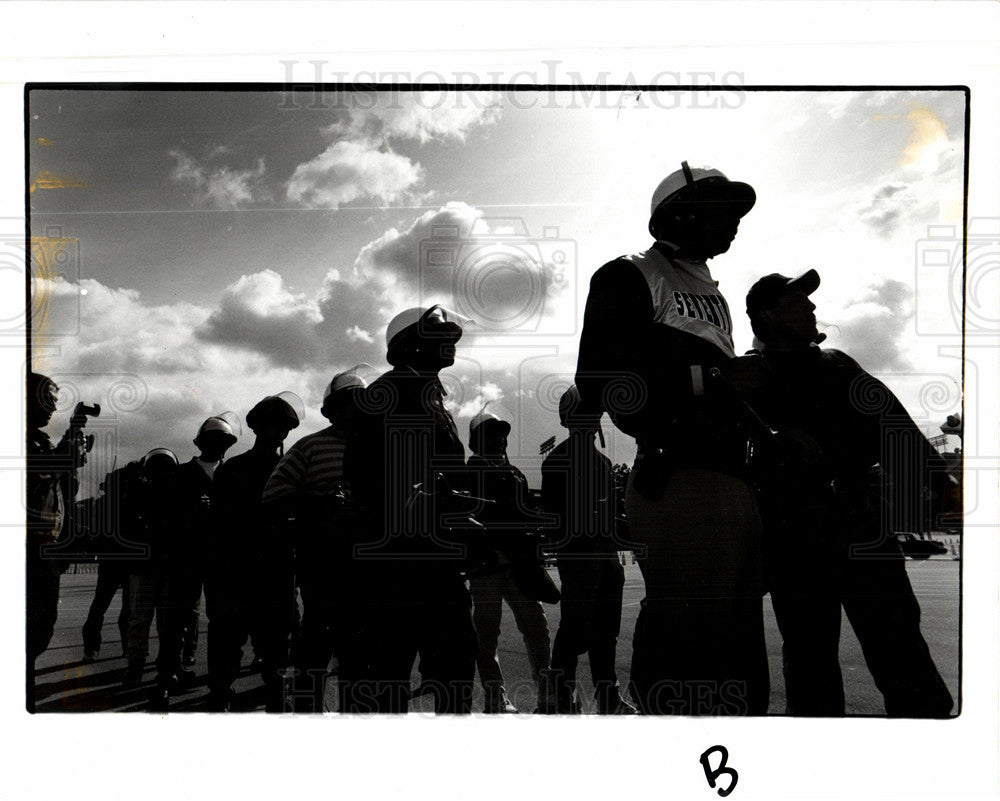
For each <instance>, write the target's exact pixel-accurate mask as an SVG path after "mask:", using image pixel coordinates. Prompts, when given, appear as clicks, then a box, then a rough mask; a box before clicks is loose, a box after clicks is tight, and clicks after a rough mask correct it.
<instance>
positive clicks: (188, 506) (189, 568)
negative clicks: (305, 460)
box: [153, 412, 239, 708]
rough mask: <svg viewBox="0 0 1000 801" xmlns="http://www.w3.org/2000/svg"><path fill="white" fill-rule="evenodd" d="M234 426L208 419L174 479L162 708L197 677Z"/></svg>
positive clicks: (158, 700) (158, 702)
mask: <svg viewBox="0 0 1000 801" xmlns="http://www.w3.org/2000/svg"><path fill="white" fill-rule="evenodd" d="M230 416H231V418H232V419H229V418H230ZM234 425H235V426H238V425H239V419H238V418H237V417H236V416H235V415H233V414H232V413H231V412H225V413H224V414H223V415H218V416H215V417H209V418H208V419H207V420H205V422H203V423H202V424H201V426H200V427H199V428H198V434H197V436H196V437H195V438H194V445H195V447H197V448H198V451H199V453H198V455H197V456H195V457H192V459H191V461H189V462H185V463H184V464H182V465H180V466H179V467H178V468H177V471H176V475H175V477H174V482H173V485H174V486H173V489H174V503H173V504H172V506H171V508H170V524H171V527H172V531H171V534H170V537H169V538H168V540H167V543H166V551H167V554H166V565H167V566H166V570H167V573H168V575H169V578H168V581H167V584H168V593H169V601H168V614H167V620H168V623H167V631H168V636H167V642H166V643H165V645H166V646H167V647H166V649H165V650H164V644H161V646H160V652H161V654H164V659H163V660H162V664H161V662H160V661H159V660H158V662H157V668H158V676H157V681H158V686H157V690H156V693H155V695H154V698H153V702H154V705H155V706H157V707H159V708H165V707H166V706H167V705H168V704H169V702H170V693H171V692H172V691H174V690H176V689H177V688H178V687H183V686H185V685H189V684H191V683H192V682H193V681H194V678H195V676H194V673H193V671H191V670H188V669H187V668H189V667H191V666H192V665H194V663H195V649H196V648H197V646H198V626H199V609H200V607H201V591H202V582H203V580H204V574H205V563H206V558H207V555H208V537H209V529H210V527H211V525H212V517H211V488H212V479H213V478H214V476H215V471H216V469H217V468H218V467H219V465H220V464H222V457H223V456H225V453H226V451H227V450H229V448H230V447H231V446H232V445H233V444H235V442H236V439H237V434H236V433H235V430H234Z"/></svg>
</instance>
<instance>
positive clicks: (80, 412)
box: [73, 401, 101, 417]
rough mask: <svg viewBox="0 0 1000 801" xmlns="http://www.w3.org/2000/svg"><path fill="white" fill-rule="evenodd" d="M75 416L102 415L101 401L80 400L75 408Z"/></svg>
mask: <svg viewBox="0 0 1000 801" xmlns="http://www.w3.org/2000/svg"><path fill="white" fill-rule="evenodd" d="M73 416H74V417H100V416H101V404H99V403H84V402H83V401H80V403H78V404H77V405H76V408H75V409H74V410H73Z"/></svg>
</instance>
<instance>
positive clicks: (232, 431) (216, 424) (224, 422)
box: [194, 412, 243, 445]
mask: <svg viewBox="0 0 1000 801" xmlns="http://www.w3.org/2000/svg"><path fill="white" fill-rule="evenodd" d="M209 431H221V432H222V433H223V434H225V435H227V436H228V437H231V438H232V442H230V443H229V444H230V445H232V444H233V442H236V440H237V438H238V437H239V436H240V434H242V433H243V426H241V425H240V418H239V417H237V416H236V413H235V412H223V413H222V414H218V415H215V416H214V417H209V418H208V419H207V420H206V421H205V422H204V423H202V424H201V427H200V428H199V429H198V435H197V436H196V437H195V438H194V444H195V445H197V444H198V440H199V439H201V435H202V434H207V433H208V432H209Z"/></svg>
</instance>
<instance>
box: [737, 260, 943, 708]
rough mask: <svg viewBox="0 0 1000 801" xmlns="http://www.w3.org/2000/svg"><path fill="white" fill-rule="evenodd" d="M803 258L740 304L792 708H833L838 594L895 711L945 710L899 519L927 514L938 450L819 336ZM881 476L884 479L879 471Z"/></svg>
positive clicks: (913, 524) (812, 283)
mask: <svg viewBox="0 0 1000 801" xmlns="http://www.w3.org/2000/svg"><path fill="white" fill-rule="evenodd" d="M819 282H820V279H819V275H818V274H817V273H816V271H815V270H809V271H808V272H806V273H804V274H803V275H801V276H799V277H798V278H795V279H791V278H788V277H786V276H783V275H778V274H777V273H775V274H772V275H768V276H765V277H764V278H761V279H760V280H759V281H757V282H756V283H755V284H754V285H753V287H752V288H751V290H750V292H749V294H748V295H747V313H748V314H749V316H750V320H751V323H752V325H753V330H754V334H756V336H757V340H758V341H759V342H760V343H762V345H761V348H760V350H759V358H760V359H762V360H763V362H764V363H765V364H766V366H767V368H768V372H767V373H766V376H767V383H766V384H765V385H764V387H763V388H762V390H761V391H760V392H759V393H758V394H757V396H756V397H754V399H753V401H752V403H753V406H754V408H755V409H757V411H758V412H759V413H760V414H761V416H762V417H763V419H764V421H765V422H766V423H767V424H768V425H770V426H771V428H773V429H776V430H777V431H778V437H777V438H776V439H773V440H770V441H765V442H762V443H761V444H760V447H759V459H758V462H759V466H758V473H759V475H758V482H757V483H758V485H759V486H760V487H761V489H762V510H763V513H764V522H765V526H766V528H765V533H766V538H767V543H768V548H767V551H766V553H767V555H768V560H767V561H768V565H767V567H768V576H769V579H770V581H769V588H770V592H771V601H772V603H773V605H774V612H775V617H776V618H777V621H778V627H779V628H780V630H781V634H782V638H783V641H784V644H783V646H782V657H783V669H784V674H785V693H786V697H787V702H788V712H789V713H790V714H792V715H826V716H831V715H843V714H844V686H843V680H842V677H841V671H840V661H839V646H840V623H841V608H843V610H844V612H845V613H846V614H847V619H848V620H849V621H850V623H851V627H852V628H853V629H854V633H855V634H856V635H857V637H858V641H859V642H860V644H861V649H862V651H863V652H864V656H865V663H866V665H867V666H868V669H869V670H870V671H871V674H872V677H873V678H874V680H875V684H876V686H877V687H878V689H879V691H880V692H881V693H882V695H883V697H884V699H885V708H886V712H887V713H888V714H889V715H890V716H893V717H943V716H946V715H947V714H948V713H949V711H950V710H951V707H952V698H951V695H950V694H949V692H948V689H947V687H946V686H945V684H944V682H943V681H942V679H941V676H940V675H939V674H938V671H937V668H936V666H935V665H934V661H933V660H932V658H931V655H930V652H929V651H928V648H927V643H926V642H925V641H924V638H923V636H922V635H921V633H920V606H919V604H918V603H917V600H916V598H915V597H914V595H913V590H912V588H911V586H910V581H909V579H908V578H907V575H906V568H905V565H904V561H903V556H902V554H901V552H900V550H899V545H898V543H897V541H896V539H895V537H894V536H893V535H892V532H894V531H897V530H906V531H923V530H925V527H927V526H929V523H930V520H929V518H927V517H926V512H927V509H926V508H924V507H925V504H924V500H923V499H924V498H925V497H928V496H929V494H931V493H932V494H933V496H934V497H935V498H937V497H940V495H941V494H942V491H943V490H945V488H946V487H947V486H948V483H949V478H948V475H947V464H946V463H945V462H944V460H943V459H942V458H941V457H940V456H939V455H938V454H937V452H936V451H935V450H934V448H933V447H932V446H931V445H930V443H929V442H928V441H927V439H926V438H925V437H924V435H923V433H922V432H921V431H920V429H919V428H917V426H916V425H915V424H914V423H913V420H912V419H911V418H910V416H909V414H908V413H907V412H906V410H905V409H904V408H903V405H902V404H901V403H900V402H899V400H898V399H897V398H896V397H895V396H894V395H893V394H892V392H891V391H890V390H889V389H888V387H886V386H885V385H884V384H883V383H882V382H880V381H878V380H877V379H875V378H873V377H872V376H871V375H869V374H868V373H867V372H865V371H864V370H863V369H862V368H861V367H860V366H859V365H858V364H857V362H855V361H854V360H853V359H851V358H850V357H849V356H847V355H846V354H844V353H841V352H840V351H837V350H824V349H821V348H820V347H818V345H817V344H816V343H817V342H818V341H821V337H822V335H820V334H818V333H817V331H816V317H815V315H814V311H815V309H816V307H815V305H813V303H812V301H811V300H810V299H809V297H808V296H809V295H810V294H811V293H812V292H814V291H815V290H816V289H817V287H818V286H819ZM885 477H887V478H888V481H886V480H885Z"/></svg>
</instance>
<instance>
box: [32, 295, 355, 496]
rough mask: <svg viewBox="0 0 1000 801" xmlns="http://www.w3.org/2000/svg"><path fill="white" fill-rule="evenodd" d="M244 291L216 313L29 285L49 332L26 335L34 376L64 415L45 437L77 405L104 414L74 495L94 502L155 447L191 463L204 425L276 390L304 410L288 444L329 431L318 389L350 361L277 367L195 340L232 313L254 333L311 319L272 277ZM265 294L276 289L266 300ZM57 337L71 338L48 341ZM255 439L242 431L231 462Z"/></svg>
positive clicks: (252, 354) (255, 354) (58, 429)
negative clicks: (56, 390) (117, 468)
mask: <svg viewBox="0 0 1000 801" xmlns="http://www.w3.org/2000/svg"><path fill="white" fill-rule="evenodd" d="M276 279H277V280H276ZM241 282H242V283H241ZM241 282H236V284H234V287H235V286H237V285H239V287H240V289H239V291H238V292H237V291H234V292H233V293H232V295H231V296H230V297H229V298H228V299H227V300H226V306H225V310H223V304H221V303H220V305H219V307H218V308H215V309H212V308H208V307H202V306H197V305H193V304H190V303H182V302H181V303H170V304H150V303H148V302H146V301H145V300H144V299H143V297H142V295H141V294H140V293H139V292H137V291H136V290H134V289H123V288H114V287H108V286H105V285H103V284H101V283H99V282H97V281H95V280H93V279H83V280H82V281H80V282H79V283H76V282H70V281H66V280H65V279H63V278H59V279H54V280H51V281H42V280H40V281H38V282H36V284H35V286H34V287H33V290H34V294H35V297H36V298H39V299H41V298H44V303H42V302H41V301H40V302H39V303H36V307H38V308H42V307H44V310H45V319H46V321H47V323H46V325H45V326H44V330H43V329H42V327H41V326H39V327H37V328H36V330H35V332H34V333H35V337H34V342H33V345H34V351H33V359H32V366H33V369H35V370H37V371H39V372H42V373H46V374H49V375H51V376H52V377H53V378H54V379H55V380H56V381H57V383H59V385H60V387H61V408H60V410H59V412H57V414H56V416H55V417H54V419H53V421H52V423H51V424H50V425H49V427H48V430H49V431H50V432H51V434H52V435H53V436H55V437H58V436H59V435H61V433H62V431H63V430H65V427H66V425H67V424H68V416H69V413H70V411H71V409H72V406H73V404H74V403H75V402H76V401H78V400H83V401H87V402H91V403H93V402H97V403H100V404H101V406H102V412H101V416H100V417H99V418H98V419H96V420H94V421H92V422H91V424H90V428H92V429H93V431H94V432H95V433H96V434H97V436H98V443H97V445H96V446H95V452H94V453H93V454H92V457H93V458H92V459H91V461H90V463H89V464H88V465H87V466H86V467H85V468H84V470H83V471H81V473H82V475H81V481H82V483H83V489H82V490H81V497H86V496H87V495H92V494H95V493H96V491H97V483H98V482H99V481H100V480H101V479H102V478H103V477H104V474H105V473H106V472H107V471H108V470H110V469H111V465H112V464H113V463H114V462H115V460H117V463H118V464H119V465H121V464H122V463H124V462H125V461H128V460H131V459H136V458H139V457H140V456H142V455H143V454H144V453H145V452H146V451H148V450H149V449H151V448H154V447H168V448H171V449H173V450H174V451H175V452H176V453H177V454H178V456H179V457H180V458H181V459H187V458H190V457H191V456H192V455H193V454H194V446H193V445H192V444H191V439H192V438H193V436H194V433H195V432H196V431H197V428H198V426H199V425H200V423H201V422H202V421H203V420H204V419H205V418H206V417H208V416H210V415H213V414H219V413H220V412H222V411H225V410H233V411H235V412H236V413H237V414H238V415H239V416H240V417H241V418H242V417H243V416H244V415H245V414H246V412H247V411H248V410H249V409H250V407H251V406H252V405H253V404H254V403H256V402H257V401H258V400H260V399H261V398H262V397H265V396H266V395H271V394H274V393H276V392H280V391H282V390H286V389H287V390H291V391H293V392H296V393H298V394H299V395H300V396H301V397H302V399H303V401H304V402H305V404H306V409H307V411H306V418H305V421H304V422H303V424H302V425H301V426H300V428H299V429H296V431H295V433H294V436H292V437H290V439H289V443H290V442H292V441H294V440H295V439H297V438H298V437H299V436H302V435H303V434H308V433H310V432H312V431H316V430H319V429H320V428H322V427H323V426H324V425H326V421H325V420H324V419H323V418H322V417H321V416H320V415H319V412H318V409H319V405H320V400H321V397H322V392H323V388H324V387H325V385H326V383H327V382H328V381H329V380H330V376H331V375H332V374H333V373H334V372H336V370H337V369H344V368H346V367H349V366H351V364H353V363H351V364H348V363H347V362H346V360H345V361H342V362H337V361H335V360H329V359H317V361H316V362H315V363H314V364H308V365H301V366H290V365H287V364H279V363H277V360H276V359H274V358H273V357H271V356H270V355H264V354H262V353H261V352H259V351H258V350H251V349H249V348H246V347H243V346H242V345H236V344H234V343H230V342H220V341H210V340H209V339H207V338H205V337H203V336H199V334H198V333H197V332H199V331H200V329H202V328H203V327H204V326H205V325H206V324H207V323H208V321H209V320H210V319H214V321H215V322H214V324H219V323H231V321H232V313H233V311H234V309H239V310H242V311H248V312H249V313H252V314H255V315H257V317H256V318H255V320H256V323H257V324H258V325H261V324H262V323H261V320H264V321H267V320H268V319H270V320H271V321H272V324H273V321H274V320H280V319H281V318H282V317H284V318H285V319H286V320H287V319H290V318H291V317H293V316H295V315H299V314H305V316H307V317H308V316H309V314H310V313H311V314H312V315H313V316H312V319H313V320H314V321H315V311H312V312H310V307H309V305H308V303H306V302H305V301H304V300H303V299H302V298H301V296H296V295H294V294H292V293H290V292H288V291H287V290H284V289H282V288H281V286H280V278H278V277H277V276H276V275H263V276H248V277H246V278H245V279H241ZM269 287H270V289H272V290H276V291H274V292H271V293H269V289H268V288H269ZM268 294H271V295H273V297H268ZM227 315H228V316H227ZM36 322H38V321H36ZM223 327H224V326H223ZM46 331H48V332H50V333H49V334H48V335H46ZM55 331H59V332H68V331H74V332H77V333H74V334H73V335H72V336H66V335H63V336H55V335H53V334H52V333H51V332H55ZM231 333H232V332H231ZM275 337H276V338H277V335H275ZM252 441H253V436H252V434H250V433H249V432H246V433H245V435H244V436H243V437H242V438H241V440H240V442H239V443H237V445H236V446H234V447H233V449H232V451H231V452H230V455H233V454H235V453H238V452H240V451H243V450H246V449H247V448H248V447H249V446H250V445H251V443H252Z"/></svg>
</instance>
